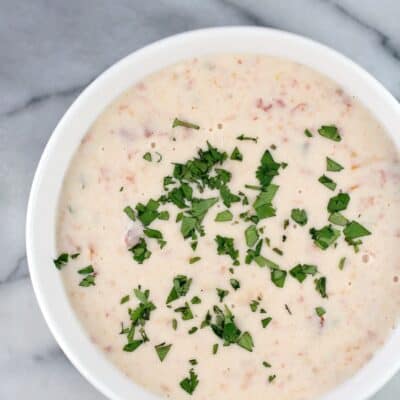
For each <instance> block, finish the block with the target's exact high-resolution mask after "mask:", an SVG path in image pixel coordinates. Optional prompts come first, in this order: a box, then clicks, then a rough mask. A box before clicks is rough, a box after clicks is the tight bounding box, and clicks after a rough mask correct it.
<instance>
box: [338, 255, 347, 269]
mask: <svg viewBox="0 0 400 400" xmlns="http://www.w3.org/2000/svg"><path fill="white" fill-rule="evenodd" d="M345 262H346V257H342V258H341V259H340V260H339V265H338V268H339V269H340V270H341V271H342V270H343V268H344V263H345Z"/></svg>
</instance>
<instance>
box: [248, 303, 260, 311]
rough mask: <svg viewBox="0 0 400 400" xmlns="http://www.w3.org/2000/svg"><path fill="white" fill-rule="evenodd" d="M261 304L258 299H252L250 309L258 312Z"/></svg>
mask: <svg viewBox="0 0 400 400" xmlns="http://www.w3.org/2000/svg"><path fill="white" fill-rule="evenodd" d="M259 305H260V302H259V301H258V300H252V301H251V303H250V310H251V311H252V312H256V311H257V308H258V306H259Z"/></svg>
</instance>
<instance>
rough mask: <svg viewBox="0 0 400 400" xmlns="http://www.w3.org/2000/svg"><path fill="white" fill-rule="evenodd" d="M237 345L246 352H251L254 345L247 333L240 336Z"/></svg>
mask: <svg viewBox="0 0 400 400" xmlns="http://www.w3.org/2000/svg"><path fill="white" fill-rule="evenodd" d="M237 344H238V345H239V346H240V347H243V348H244V349H246V350H247V351H250V352H251V351H253V347H254V343H253V338H252V337H251V335H250V333H249V332H244V333H243V335H242V336H240V338H239V339H238V341H237Z"/></svg>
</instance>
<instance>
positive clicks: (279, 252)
mask: <svg viewBox="0 0 400 400" xmlns="http://www.w3.org/2000/svg"><path fill="white" fill-rule="evenodd" d="M272 251H273V252H274V253H276V254H278V255H280V256H283V251H282V250H281V249H278V247H274V248H273V249H272Z"/></svg>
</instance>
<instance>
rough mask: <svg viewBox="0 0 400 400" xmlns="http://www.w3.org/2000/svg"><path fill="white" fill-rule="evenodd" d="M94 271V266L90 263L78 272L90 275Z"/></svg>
mask: <svg viewBox="0 0 400 400" xmlns="http://www.w3.org/2000/svg"><path fill="white" fill-rule="evenodd" d="M93 272H94V269H93V266H92V265H88V266H87V267H85V268H82V269H80V270H79V271H78V274H81V275H89V274H91V273H93Z"/></svg>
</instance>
